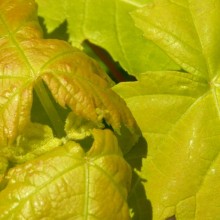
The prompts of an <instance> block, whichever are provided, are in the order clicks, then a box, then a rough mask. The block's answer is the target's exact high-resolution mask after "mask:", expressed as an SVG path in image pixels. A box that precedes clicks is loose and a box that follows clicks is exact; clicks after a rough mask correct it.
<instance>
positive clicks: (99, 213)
mask: <svg viewBox="0 0 220 220" xmlns="http://www.w3.org/2000/svg"><path fill="white" fill-rule="evenodd" d="M93 135H94V143H93V145H92V147H91V149H90V150H89V151H88V152H87V153H85V152H84V151H83V149H82V148H81V146H80V145H79V144H77V143H75V142H72V141H70V142H67V143H66V144H65V145H64V146H62V147H58V148H55V149H54V150H52V151H50V152H49V153H46V154H44V155H42V156H40V157H38V158H37V159H35V160H32V161H29V162H26V163H24V164H22V165H18V166H17V167H15V168H12V169H11V170H9V172H8V175H7V177H6V178H7V179H8V184H7V186H6V187H5V189H4V190H2V191H1V192H0V218H1V219H42V218H45V217H46V218H50V219H82V218H83V219H118V220H120V219H125V220H126V219H129V211H128V206H127V203H126V199H127V194H128V190H129V188H130V180H131V169H130V167H129V165H128V164H127V163H126V162H125V160H124V159H123V157H122V153H121V151H120V148H119V146H118V144H117V139H116V138H115V136H114V135H113V133H112V132H111V131H110V130H94V131H93ZM103 192H104V193H103Z"/></svg>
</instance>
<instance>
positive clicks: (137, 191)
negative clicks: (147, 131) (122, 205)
mask: <svg viewBox="0 0 220 220" xmlns="http://www.w3.org/2000/svg"><path fill="white" fill-rule="evenodd" d="M146 156H147V142H146V140H145V139H144V137H141V138H140V139H139V141H138V142H137V143H136V145H135V146H134V147H133V148H132V150H131V151H130V152H129V153H127V154H126V155H125V159H126V160H127V161H128V163H129V164H130V165H131V167H132V169H133V173H132V182H131V191H130V193H129V197H128V204H129V207H130V208H131V209H132V219H133V220H151V219H152V205H151V202H150V201H149V200H148V199H147V196H146V195H147V192H146V191H145V188H144V183H146V182H147V180H146V179H143V178H141V177H140V176H139V175H138V174H137V173H136V172H135V170H139V171H141V168H142V159H143V158H146Z"/></svg>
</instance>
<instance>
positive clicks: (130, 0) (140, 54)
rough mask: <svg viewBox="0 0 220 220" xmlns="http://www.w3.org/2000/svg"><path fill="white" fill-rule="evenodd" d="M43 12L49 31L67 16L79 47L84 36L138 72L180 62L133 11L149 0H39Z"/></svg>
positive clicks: (124, 66) (116, 59)
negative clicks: (149, 35)
mask: <svg viewBox="0 0 220 220" xmlns="http://www.w3.org/2000/svg"><path fill="white" fill-rule="evenodd" d="M37 3H38V5H39V15H40V16H42V17H43V18H44V19H45V24H46V26H47V29H48V31H49V32H51V31H53V30H54V29H55V28H56V27H57V26H59V25H60V24H61V23H62V22H63V21H64V20H65V19H67V22H68V33H69V36H70V41H71V42H72V44H73V45H74V46H77V47H79V46H80V45H81V43H82V42H83V41H84V40H89V41H91V42H92V43H94V44H96V45H98V46H100V47H103V48H104V49H106V50H107V51H108V52H109V53H110V54H111V56H112V57H113V59H114V60H115V61H119V62H120V64H121V66H122V67H123V68H124V69H125V70H127V71H128V72H129V73H130V74H134V75H136V76H138V75H139V73H141V72H144V71H146V70H161V69H164V67H167V68H169V69H178V66H177V65H176V64H175V63H174V62H173V61H172V60H171V59H170V58H169V57H168V56H166V55H165V54H164V53H163V51H162V50H160V49H159V48H158V47H157V46H155V45H154V44H153V43H152V42H151V41H146V40H145V39H144V38H143V36H142V33H141V31H140V30H138V29H137V28H136V27H135V25H134V22H133V21H132V18H131V16H130V12H132V11H134V10H135V9H137V8H139V7H141V6H142V5H144V4H145V3H146V0H145V1H143V0H105V1H102V0H97V1H96V3H95V4H94V1H91V0H86V1H84V0H79V1H72V0H67V1H60V0H59V1H56V2H54V1H52V0H48V1H43V0H37Z"/></svg>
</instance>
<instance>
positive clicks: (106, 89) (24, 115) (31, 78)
mask: <svg viewBox="0 0 220 220" xmlns="http://www.w3.org/2000/svg"><path fill="white" fill-rule="evenodd" d="M0 51H1V53H0V83H1V87H0V145H10V144H12V143H13V142H14V141H15V139H16V137H17V136H18V135H20V134H21V133H22V132H23V131H24V129H25V128H26V126H27V124H28V123H29V122H30V120H31V119H30V118H31V115H30V112H31V107H32V102H33V89H34V90H35V92H36V94H37V96H38V98H39V100H40V102H41V104H42V106H43V107H44V108H45V111H46V112H47V115H48V117H49V118H50V119H51V121H52V124H53V127H54V129H55V130H56V129H57V133H59V132H60V133H62V126H63V124H64V122H63V121H62V119H60V117H59V110H57V109H56V107H55V106H54V104H53V100H51V98H50V94H48V93H51V94H52V96H53V98H54V99H55V102H57V103H58V104H59V105H60V106H61V107H63V108H70V110H71V111H73V112H74V113H75V114H76V115H77V116H79V117H82V118H83V119H85V120H88V121H91V122H92V123H93V124H95V126H96V127H103V121H105V122H106V123H107V124H108V126H111V127H112V128H113V129H114V130H115V131H117V132H118V133H120V128H121V127H122V126H125V127H126V128H127V129H128V130H129V132H130V134H131V136H133V143H134V142H135V141H136V140H137V139H138V137H139V134H140V132H139V129H138V128H137V125H136V123H135V121H134V119H133V117H132V115H131V113H130V111H129V110H128V108H127V107H126V105H125V103H124V101H123V100H122V99H120V98H119V96H117V95H116V94H115V93H114V92H112V91H111V89H110V87H111V82H110V80H109V78H108V77H107V75H106V74H105V73H104V72H103V71H102V70H101V69H100V67H99V66H98V65H97V63H96V62H95V61H94V60H92V59H91V58H89V57H88V56H86V55H85V54H84V53H82V52H81V51H80V50H78V49H75V48H73V47H71V46H70V45H69V44H68V43H66V42H64V41H59V40H45V39H43V38H42V32H41V28H40V26H39V23H38V20H37V9H36V4H35V2H34V1H32V0H29V1H26V0H16V1H12V0H10V1H6V0H4V1H1V3H0ZM35 112H36V111H35ZM60 136H62V135H60ZM131 145H132V144H131ZM127 146H128V145H127ZM130 147H131V146H130ZM130 147H129V146H128V147H127V150H129V148H130Z"/></svg>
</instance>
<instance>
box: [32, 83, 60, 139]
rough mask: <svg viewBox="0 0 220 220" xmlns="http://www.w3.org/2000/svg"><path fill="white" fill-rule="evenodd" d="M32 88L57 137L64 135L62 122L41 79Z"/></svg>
mask: <svg viewBox="0 0 220 220" xmlns="http://www.w3.org/2000/svg"><path fill="white" fill-rule="evenodd" d="M34 90H35V92H36V94H37V96H38V98H39V100H40V102H41V104H42V106H43V108H44V110H45V112H46V114H47V116H48V118H49V120H50V122H51V124H52V128H53V130H54V132H55V135H56V136H58V137H62V136H64V129H63V128H64V122H63V121H62V119H61V117H60V115H59V114H58V112H57V109H56V107H55V105H54V103H53V101H52V100H51V98H50V96H49V94H48V91H47V89H46V87H45V85H44V83H43V82H42V81H39V82H38V83H37V84H36V85H35V86H34Z"/></svg>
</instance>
